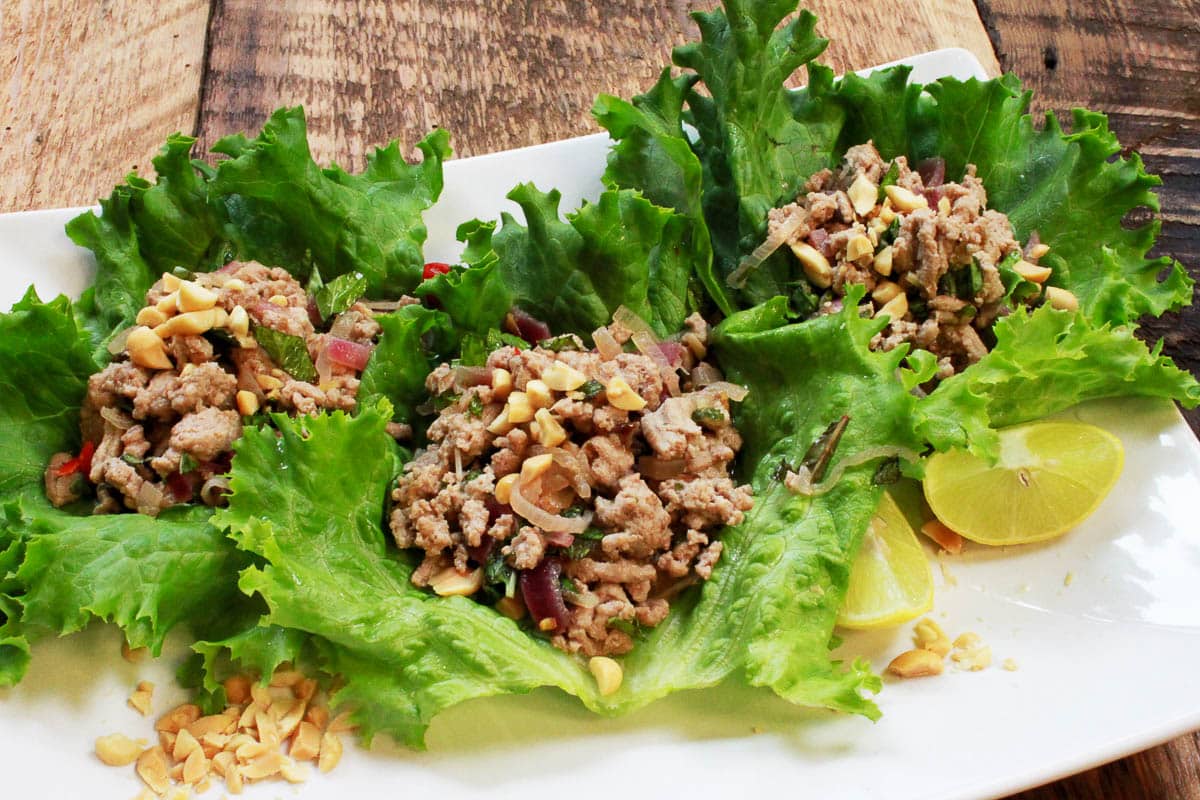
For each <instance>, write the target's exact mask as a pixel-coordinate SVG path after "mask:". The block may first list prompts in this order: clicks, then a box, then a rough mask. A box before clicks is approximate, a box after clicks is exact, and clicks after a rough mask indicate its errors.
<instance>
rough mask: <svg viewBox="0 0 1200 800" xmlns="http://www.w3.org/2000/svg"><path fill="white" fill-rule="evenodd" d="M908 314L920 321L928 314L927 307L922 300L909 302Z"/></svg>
mask: <svg viewBox="0 0 1200 800" xmlns="http://www.w3.org/2000/svg"><path fill="white" fill-rule="evenodd" d="M908 312H909V313H910V314H912V315H913V317H914V318H915V319H922V318H924V317H925V316H926V315H927V314H928V313H929V306H928V305H927V304H926V303H925V301H924V300H909V301H908Z"/></svg>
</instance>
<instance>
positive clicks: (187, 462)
mask: <svg viewBox="0 0 1200 800" xmlns="http://www.w3.org/2000/svg"><path fill="white" fill-rule="evenodd" d="M199 468H200V464H199V463H198V462H197V461H196V459H194V458H192V456H191V455H190V454H188V453H184V454H183V456H182V457H181V458H180V459H179V471H180V473H188V472H192V471H193V470H197V469H199Z"/></svg>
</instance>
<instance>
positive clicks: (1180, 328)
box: [979, 0, 1200, 800]
mask: <svg viewBox="0 0 1200 800" xmlns="http://www.w3.org/2000/svg"><path fill="white" fill-rule="evenodd" d="M979 11H980V16H981V18H982V19H983V21H984V23H985V25H986V26H987V28H988V31H989V33H990V34H991V37H992V42H993V44H994V45H995V49H996V53H997V55H998V56H999V58H1000V63H1001V65H1002V66H1003V67H1004V68H1005V69H1006V70H1011V71H1013V72H1016V73H1017V74H1018V75H1020V76H1021V77H1022V78H1023V79H1024V80H1025V82H1026V85H1027V86H1029V87H1030V88H1032V89H1033V90H1034V108H1035V109H1036V110H1037V111H1039V112H1040V111H1042V110H1045V109H1050V110H1053V111H1055V112H1057V113H1059V114H1060V115H1061V114H1062V113H1063V112H1065V111H1066V110H1068V109H1069V108H1071V107H1073V106H1086V107H1089V108H1095V109H1099V110H1102V111H1106V112H1108V113H1109V121H1110V125H1111V127H1112V130H1113V131H1114V132H1116V134H1117V136H1118V137H1119V138H1120V140H1121V142H1122V144H1123V145H1124V146H1125V147H1126V148H1127V149H1128V150H1137V151H1139V152H1141V153H1142V155H1143V157H1144V158H1145V161H1146V166H1147V169H1149V170H1150V171H1151V172H1156V173H1158V174H1160V175H1162V177H1163V181H1164V184H1163V187H1162V190H1161V191H1160V193H1159V196H1160V199H1161V202H1162V219H1163V235H1162V237H1161V238H1160V240H1159V246H1158V247H1157V248H1156V250H1155V252H1156V253H1157V254H1169V255H1172V256H1174V257H1175V258H1178V259H1179V260H1180V261H1182V262H1183V263H1184V264H1185V265H1186V266H1187V267H1188V270H1189V272H1190V273H1191V275H1192V276H1193V277H1200V182H1198V181H1197V176H1198V175H1200V89H1197V86H1200V61H1198V60H1197V59H1196V36H1197V33H1198V32H1200V26H1198V25H1197V20H1200V2H1198V1H1197V0H1136V2H1135V0H1103V1H1102V2H1088V1H1086V0H1068V2H1062V3H1055V4H1042V5H1041V6H1040V7H1039V10H1038V12H1037V13H1031V12H1030V6H1029V4H1028V3H1024V2H1021V0H979ZM1145 332H1146V335H1147V338H1151V339H1157V338H1158V337H1163V339H1164V343H1165V347H1164V349H1165V351H1166V352H1167V354H1168V355H1171V356H1172V357H1174V358H1175V359H1176V361H1177V362H1178V363H1179V364H1180V365H1181V366H1183V367H1185V368H1187V369H1189V370H1191V371H1192V373H1193V374H1200V310H1198V309H1196V308H1195V307H1193V308H1191V309H1187V310H1185V311H1184V312H1183V313H1182V314H1170V315H1167V316H1166V317H1164V318H1163V319H1162V320H1155V321H1153V322H1151V323H1148V324H1147V325H1146V326H1145ZM1186 415H1187V416H1188V421H1189V423H1190V424H1191V426H1192V429H1193V430H1195V431H1200V410H1198V411H1193V412H1187V414H1186ZM1099 702H1119V700H1117V699H1115V698H1105V699H1100V700H1099ZM1096 797H1111V798H1140V797H1147V798H1150V797H1155V798H1157V797H1170V798H1173V799H1174V800H1200V734H1192V735H1190V736H1182V737H1179V738H1178V739H1175V740H1174V741H1171V742H1169V743H1168V744H1166V745H1164V746H1162V747H1158V748H1154V749H1152V750H1148V751H1146V752H1144V753H1139V754H1137V755H1135V756H1131V757H1129V758H1126V759H1123V760H1121V761H1117V762H1115V763H1113V764H1109V765H1107V766H1104V767H1100V768H1097V769H1093V770H1089V771H1088V772H1085V773H1082V774H1080V775H1076V776H1074V777H1072V778H1068V779H1066V780H1064V781H1059V782H1058V783H1055V784H1052V785H1049V786H1045V787H1042V788H1039V789H1035V790H1032V791H1028V792H1024V793H1022V794H1020V795H1016V796H1014V798H1013V800H1085V799H1090V798H1096Z"/></svg>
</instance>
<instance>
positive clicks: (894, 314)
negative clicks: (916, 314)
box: [875, 292, 908, 322]
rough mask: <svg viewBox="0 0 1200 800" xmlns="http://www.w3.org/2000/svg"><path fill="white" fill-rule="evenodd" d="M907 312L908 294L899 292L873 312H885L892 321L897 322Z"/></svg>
mask: <svg viewBox="0 0 1200 800" xmlns="http://www.w3.org/2000/svg"><path fill="white" fill-rule="evenodd" d="M907 313H908V295H906V294H904V293H903V292H901V293H900V294H898V295H896V296H895V297H893V298H892V299H891V300H888V301H887V302H886V303H884V304H883V307H882V308H880V309H879V310H878V311H876V312H875V316H877V317H878V316H882V315H884V314H887V315H888V316H889V317H891V320H892V322H898V321H899V320H901V319H903V318H904V315H905V314H907Z"/></svg>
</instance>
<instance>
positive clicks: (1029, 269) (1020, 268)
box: [1013, 259, 1054, 283]
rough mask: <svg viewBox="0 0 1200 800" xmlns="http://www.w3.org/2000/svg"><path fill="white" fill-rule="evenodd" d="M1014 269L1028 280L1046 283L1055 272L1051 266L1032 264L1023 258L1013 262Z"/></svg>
mask: <svg viewBox="0 0 1200 800" xmlns="http://www.w3.org/2000/svg"><path fill="white" fill-rule="evenodd" d="M1013 271H1014V272H1016V273H1017V274H1018V275H1020V276H1021V277H1022V278H1024V279H1025V280H1027V281H1032V282H1034V283H1045V282H1046V279H1047V278H1049V277H1050V275H1051V274H1052V273H1053V272H1054V270H1052V269H1050V268H1049V267H1043V266H1040V265H1038V264H1030V263H1029V262H1028V261H1025V260H1024V259H1022V260H1021V261H1018V262H1017V263H1016V264H1013Z"/></svg>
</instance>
